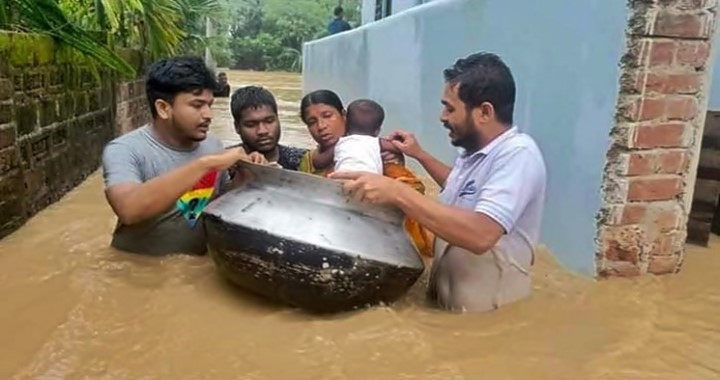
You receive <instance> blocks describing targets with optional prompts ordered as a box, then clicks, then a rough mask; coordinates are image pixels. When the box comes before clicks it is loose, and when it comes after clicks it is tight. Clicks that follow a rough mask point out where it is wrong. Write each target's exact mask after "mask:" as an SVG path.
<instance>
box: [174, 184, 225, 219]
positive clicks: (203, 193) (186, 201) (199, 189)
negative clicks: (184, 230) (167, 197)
mask: <svg viewBox="0 0 720 380" xmlns="http://www.w3.org/2000/svg"><path fill="white" fill-rule="evenodd" d="M217 178H218V172H216V171H212V172H209V173H207V174H206V175H205V176H204V177H203V178H201V179H200V181H198V182H197V183H196V184H195V186H193V188H192V190H190V191H188V192H187V193H185V194H183V196H181V197H180V199H178V200H177V202H176V206H177V209H178V210H179V211H180V213H181V214H182V215H183V216H184V217H185V219H187V221H188V223H190V226H191V227H195V224H196V223H197V221H198V218H200V214H202V212H203V210H204V209H205V206H207V204H208V203H210V198H212V196H213V193H214V192H215V181H216V180H217Z"/></svg>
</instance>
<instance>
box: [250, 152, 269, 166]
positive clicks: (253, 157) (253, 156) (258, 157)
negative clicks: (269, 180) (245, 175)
mask: <svg viewBox="0 0 720 380" xmlns="http://www.w3.org/2000/svg"><path fill="white" fill-rule="evenodd" d="M246 161H250V162H252V163H253V164H258V165H268V164H269V163H268V160H267V159H266V158H265V156H264V155H263V154H262V153H260V152H251V153H250V154H248V156H247V160H246Z"/></svg>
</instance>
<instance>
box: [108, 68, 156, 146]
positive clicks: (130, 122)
mask: <svg viewBox="0 0 720 380" xmlns="http://www.w3.org/2000/svg"><path fill="white" fill-rule="evenodd" d="M150 120H151V117H150V106H149V105H148V102H147V97H146V96H145V81H144V80H142V79H138V80H134V81H129V82H123V83H119V84H118V86H117V117H116V124H115V134H116V135H122V134H125V133H127V132H130V131H132V130H133V129H135V128H138V127H141V126H143V125H144V124H147V123H149V122H150Z"/></svg>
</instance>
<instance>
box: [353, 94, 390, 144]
mask: <svg viewBox="0 0 720 380" xmlns="http://www.w3.org/2000/svg"><path fill="white" fill-rule="evenodd" d="M383 121H385V111H384V110H383V108H382V106H381V105H380V104H378V103H377V102H375V101H373V100H370V99H358V100H355V101H353V102H352V103H350V105H348V108H347V132H346V134H347V135H354V134H360V135H368V136H377V135H378V134H379V133H380V128H382V123H383Z"/></svg>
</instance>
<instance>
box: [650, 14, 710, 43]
mask: <svg viewBox="0 0 720 380" xmlns="http://www.w3.org/2000/svg"><path fill="white" fill-rule="evenodd" d="M706 19H707V16H706V15H704V14H691V13H675V12H672V11H669V10H663V11H660V13H659V14H658V16H657V18H656V20H655V28H654V29H653V31H652V35H654V36H664V37H689V38H692V37H705V34H706V31H705V23H706Z"/></svg>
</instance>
